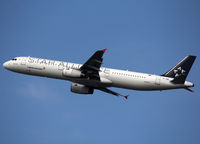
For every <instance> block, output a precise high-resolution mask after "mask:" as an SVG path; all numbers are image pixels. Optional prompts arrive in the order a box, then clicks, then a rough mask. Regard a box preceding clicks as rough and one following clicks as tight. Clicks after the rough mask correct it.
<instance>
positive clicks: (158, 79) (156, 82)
mask: <svg viewBox="0 0 200 144" xmlns="http://www.w3.org/2000/svg"><path fill="white" fill-rule="evenodd" d="M155 84H156V85H160V77H159V76H156V81H155Z"/></svg>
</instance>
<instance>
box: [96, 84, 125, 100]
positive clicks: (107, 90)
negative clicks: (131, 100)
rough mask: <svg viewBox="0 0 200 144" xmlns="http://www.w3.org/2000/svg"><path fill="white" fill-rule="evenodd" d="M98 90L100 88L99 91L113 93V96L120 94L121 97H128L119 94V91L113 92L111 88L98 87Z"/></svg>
mask: <svg viewBox="0 0 200 144" xmlns="http://www.w3.org/2000/svg"><path fill="white" fill-rule="evenodd" d="M98 90H101V91H103V92H106V93H109V94H113V95H115V96H122V97H124V98H125V99H128V95H125V96H124V95H121V94H119V93H117V92H114V91H112V90H110V89H108V88H105V87H104V88H98Z"/></svg>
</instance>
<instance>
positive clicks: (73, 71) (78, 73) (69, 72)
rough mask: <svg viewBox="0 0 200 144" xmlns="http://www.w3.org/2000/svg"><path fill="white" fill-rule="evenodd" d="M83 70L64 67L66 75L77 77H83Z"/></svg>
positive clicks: (64, 74)
mask: <svg viewBox="0 0 200 144" xmlns="http://www.w3.org/2000/svg"><path fill="white" fill-rule="evenodd" d="M81 75H82V74H81V71H79V70H76V69H64V70H63V76H66V77H74V78H75V77H76V78H79V77H81Z"/></svg>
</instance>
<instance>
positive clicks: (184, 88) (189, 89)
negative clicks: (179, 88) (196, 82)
mask: <svg viewBox="0 0 200 144" xmlns="http://www.w3.org/2000/svg"><path fill="white" fill-rule="evenodd" d="M184 89H185V90H187V91H189V92H194V91H193V90H191V89H189V88H188V87H186V88H184Z"/></svg>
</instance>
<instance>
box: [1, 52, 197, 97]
mask: <svg viewBox="0 0 200 144" xmlns="http://www.w3.org/2000/svg"><path fill="white" fill-rule="evenodd" d="M105 51H106V49H103V50H98V51H96V52H95V53H94V54H93V55H92V56H91V57H90V58H89V59H88V60H87V61H86V62H85V63H84V64H83V65H82V64H75V63H69V62H63V61H55V60H48V59H42V58H35V57H16V58H13V59H12V60H9V61H7V62H5V63H4V64H3V66H4V67H5V68H6V69H8V70H10V71H13V72H17V73H22V74H28V75H35V76H42V77H48V78H56V79H62V80H68V81H71V82H73V83H72V84H71V92H74V93H78V94H93V92H94V90H100V91H103V92H106V93H109V94H113V95H115V96H122V97H124V98H126V99H127V98H128V95H122V94H119V93H117V92H114V91H113V90H111V89H110V87H117V88H124V89H131V90H144V91H152V90H168V89H186V90H188V91H190V92H192V90H191V89H190V87H194V84H193V83H191V82H189V81H186V77H187V75H188V73H189V71H190V69H191V67H192V64H193V62H194V61H195V59H196V56H191V55H189V56H186V57H185V58H184V59H183V60H181V61H180V62H179V63H178V64H177V65H175V66H174V67H173V68H171V69H170V70H169V71H168V72H166V73H165V74H163V75H153V74H146V73H138V72H132V71H124V70H118V69H111V68H104V67H101V65H102V61H103V58H102V57H103V54H104V53H105Z"/></svg>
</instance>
